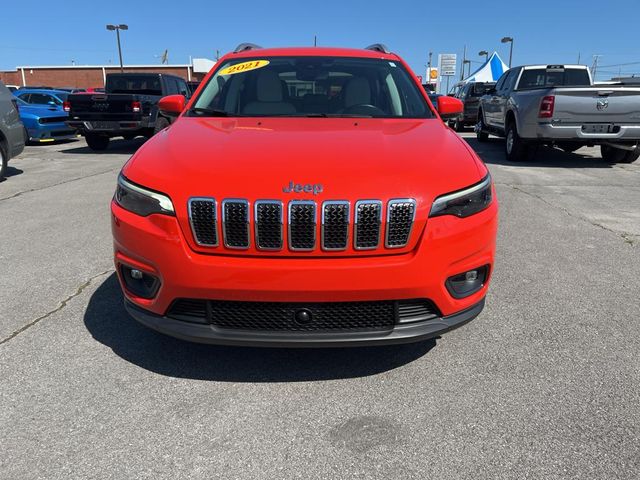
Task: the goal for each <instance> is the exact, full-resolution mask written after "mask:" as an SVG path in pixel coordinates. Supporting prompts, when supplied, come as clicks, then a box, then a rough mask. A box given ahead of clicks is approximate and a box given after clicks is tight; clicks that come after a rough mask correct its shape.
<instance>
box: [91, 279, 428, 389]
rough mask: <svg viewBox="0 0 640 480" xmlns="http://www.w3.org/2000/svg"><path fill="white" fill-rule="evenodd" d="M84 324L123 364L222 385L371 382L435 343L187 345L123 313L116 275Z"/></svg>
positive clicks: (98, 292) (103, 288)
mask: <svg viewBox="0 0 640 480" xmlns="http://www.w3.org/2000/svg"><path fill="white" fill-rule="evenodd" d="M84 323H85V326H86V328H87V330H88V331H89V332H90V333H91V335H92V336H93V338H95V339H96V340H97V341H99V342H100V343H102V344H103V345H106V346H107V347H109V348H110V349H111V350H113V352H114V353H116V354H117V355H118V356H120V357H121V358H123V359H124V360H126V361H128V362H131V363H133V364H134V365H137V366H139V367H142V368H144V369H147V370H149V371H152V372H155V373H158V374H161V375H167V376H170V377H178V378H190V379H197V380H212V381H222V382H301V381H318V380H334V379H346V378H355V377H366V376H369V375H375V374H378V373H382V372H386V371H388V370H393V369H395V368H398V367H401V366H403V365H406V364H407V363H410V362H412V361H414V360H416V359H418V358H420V357H422V356H423V355H426V354H427V353H428V352H429V351H430V350H431V349H432V348H433V347H435V346H436V340H435V339H433V340H428V341H424V342H418V343H413V344H406V345H392V346H381V347H358V348H331V349H304V348H252V347H223V346H216V345H203V344H197V343H190V342H185V341H182V340H178V339H174V338H172V337H168V336H166V335H162V334H160V333H157V332H155V331H153V330H150V329H148V328H146V327H144V326H142V325H140V324H139V323H137V322H136V321H135V320H133V319H132V318H131V317H129V315H128V314H127V312H126V311H125V309H124V305H123V297H122V293H121V291H120V286H119V285H118V281H117V278H116V275H115V274H112V275H111V276H109V277H108V278H107V279H106V280H105V281H104V282H103V283H102V285H100V286H99V287H98V289H97V290H96V291H95V292H94V294H93V295H92V296H91V299H90V300H89V304H88V305H87V309H86V311H85V314H84Z"/></svg>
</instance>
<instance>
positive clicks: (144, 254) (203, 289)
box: [111, 192, 498, 345]
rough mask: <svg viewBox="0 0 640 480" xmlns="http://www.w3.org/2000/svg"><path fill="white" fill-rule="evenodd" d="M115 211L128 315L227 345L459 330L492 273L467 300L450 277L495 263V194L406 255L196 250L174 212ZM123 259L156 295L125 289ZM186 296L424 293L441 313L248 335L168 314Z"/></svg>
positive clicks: (401, 337) (429, 228)
mask: <svg viewBox="0 0 640 480" xmlns="http://www.w3.org/2000/svg"><path fill="white" fill-rule="evenodd" d="M494 198H495V192H494ZM111 212H112V215H111V217H112V231H113V236H114V255H115V264H116V271H117V272H118V276H119V280H120V284H121V286H123V291H124V294H125V297H126V299H127V302H128V310H129V311H130V312H131V313H132V315H133V316H134V317H135V318H137V319H138V320H139V321H140V322H142V323H143V324H145V325H149V326H151V327H152V328H155V329H157V330H159V331H162V332H164V333H168V334H170V335H174V336H178V337H180V338H185V339H190V340H196V341H204V342H212V343H229V344H240V343H242V344H258V343H267V344H275V345H278V344H284V343H286V344H301V343H305V342H306V341H305V340H304V339H305V338H308V343H309V344H313V345H319V344H321V343H324V342H328V343H339V344H349V342H351V343H352V344H367V343H361V342H366V341H370V342H371V343H383V342H385V341H388V342H391V343H393V342H403V341H405V342H406V341H411V340H419V339H421V338H429V337H430V336H435V335H438V334H440V333H442V332H443V331H446V330H448V329H450V328H454V327H455V326H458V325H459V324H462V323H464V322H465V321H468V320H470V319H472V318H474V317H475V316H476V315H477V314H478V313H479V312H480V310H481V309H482V306H479V307H478V305H479V304H481V303H482V304H483V302H484V298H485V296H486V293H487V288H488V285H489V279H487V280H486V281H485V282H484V285H483V287H482V288H481V289H480V290H479V291H477V292H475V293H473V294H471V295H469V296H468V297H465V298H454V297H453V296H452V295H451V294H450V293H449V291H448V290H447V287H446V285H445V284H446V280H447V278H449V277H451V276H454V275H458V274H460V273H463V272H466V271H469V270H472V269H476V268H478V267H481V266H483V265H489V271H490V272H491V271H492V270H493V260H494V253H495V239H496V232H497V223H498V218H497V212H498V205H497V201H495V200H494V202H493V203H492V205H491V206H490V207H489V208H488V209H486V210H484V211H482V212H480V213H478V214H476V215H472V216H471V217H468V218H465V219H459V218H457V217H453V216H443V217H436V218H431V219H429V220H428V221H427V225H426V228H425V230H424V231H423V232H422V234H421V237H420V239H419V241H418V244H417V246H416V248H415V249H414V250H413V251H410V252H408V253H403V254H397V255H383V256H380V255H375V254H372V255H371V256H359V257H336V256H328V257H326V258H318V257H315V258H310V257H306V258H305V257H304V256H295V255H289V256H285V255H281V256H277V255H274V256H260V257H256V256H251V255H241V254H240V255H238V254H236V253H234V252H224V254H216V255H210V254H201V253H196V252H195V251H193V250H192V249H191V248H190V247H189V245H188V243H187V241H186V239H185V232H183V230H182V229H181V227H180V225H179V223H178V221H177V220H176V218H175V217H170V216H165V215H151V216H149V217H140V216H138V215H135V214H133V213H131V212H129V211H127V210H124V209H123V208H121V207H120V206H119V205H117V204H116V203H115V202H112V204H111ZM121 265H124V266H127V267H130V268H135V269H139V270H141V271H143V272H145V273H148V274H150V275H153V276H155V277H157V278H158V279H159V282H160V288H159V290H158V292H157V294H156V295H155V296H154V298H152V299H145V298H140V297H137V296H135V295H133V294H132V293H131V292H129V291H128V290H127V289H126V288H124V284H123V281H122V280H123V279H122V278H121V275H122V272H121V269H120V266H121ZM181 298H182V299H206V300H230V301H233V300H235V301H257V302H350V301H378V300H404V299H427V300H429V301H431V302H432V303H433V304H434V305H435V306H436V307H437V309H438V311H439V312H440V313H441V318H440V319H438V320H429V321H425V322H424V323H420V324H418V323H416V324H411V325H403V326H399V325H398V326H396V329H394V330H393V332H392V333H391V334H390V333H389V332H388V331H387V332H384V334H383V335H381V334H380V333H378V334H377V335H378V336H376V334H373V336H372V334H370V333H351V334H341V335H338V336H337V337H335V338H333V337H331V336H327V334H316V333H313V334H312V336H309V337H307V335H309V334H308V333H305V334H304V338H297V337H296V336H290V335H284V336H283V334H279V333H277V332H269V333H264V334H258V335H256V334H251V336H250V337H246V335H245V334H241V333H239V332H236V333H233V334H231V333H224V332H223V333H221V332H220V331H219V330H213V329H212V327H211V326H209V325H190V324H183V323H182V322H180V321H176V320H170V319H167V318H165V317H166V314H167V311H168V310H169V308H170V306H171V304H172V303H173V301H174V300H176V299H181ZM461 312H462V313H461ZM464 312H466V313H464ZM469 312H471V313H469ZM463 313H464V314H463ZM331 335H335V334H331ZM198 339H200V340H198ZM279 342H280V343H279Z"/></svg>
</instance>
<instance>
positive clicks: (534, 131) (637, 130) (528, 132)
mask: <svg viewBox="0 0 640 480" xmlns="http://www.w3.org/2000/svg"><path fill="white" fill-rule="evenodd" d="M489 134H492V135H497V136H499V137H504V138H505V139H506V141H505V151H506V155H507V158H508V159H509V160H512V161H521V160H525V159H527V158H529V157H530V156H531V155H532V154H533V153H534V152H535V150H536V149H537V146H538V145H544V144H546V145H555V146H558V147H560V148H561V149H563V150H565V151H567V152H573V151H575V150H577V149H578V148H580V147H582V146H585V145H589V146H592V145H600V151H601V153H602V158H603V159H605V160H607V161H609V162H615V163H631V162H634V161H635V160H636V159H637V158H638V157H639V156H640V147H639V146H638V144H639V142H640V88H637V87H626V86H614V85H596V86H594V85H593V83H592V81H591V74H590V73H589V70H588V69H587V67H585V66H584V65H529V66H523V67H514V68H511V69H509V70H507V71H506V72H505V73H504V74H503V75H502V76H501V77H500V79H499V80H498V82H497V84H496V86H495V88H494V89H491V90H489V91H488V92H487V94H486V95H484V96H483V97H482V98H481V99H480V106H479V109H478V123H477V124H476V135H477V138H478V141H480V142H483V141H486V140H487V138H488V136H489Z"/></svg>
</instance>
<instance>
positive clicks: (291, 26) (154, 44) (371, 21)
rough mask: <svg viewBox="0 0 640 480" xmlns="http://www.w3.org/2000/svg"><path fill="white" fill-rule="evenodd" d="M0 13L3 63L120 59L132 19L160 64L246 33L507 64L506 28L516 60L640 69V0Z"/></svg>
mask: <svg viewBox="0 0 640 480" xmlns="http://www.w3.org/2000/svg"><path fill="white" fill-rule="evenodd" d="M500 4H502V5H503V6H500V7H497V6H496V5H500ZM0 11H1V13H2V15H1V16H2V18H3V21H2V22H1V25H2V27H1V28H0V69H3V70H4V69H13V68H14V67H16V66H17V65H60V64H63V65H70V64H71V62H72V60H73V61H75V63H76V64H103V63H109V62H112V63H117V62H118V53H117V47H116V39H115V34H114V32H109V31H107V30H106V29H105V24H107V23H126V24H128V25H129V28H130V30H129V31H127V32H123V34H122V41H123V56H124V61H125V63H144V64H153V63H159V62H160V60H159V55H160V54H161V53H162V52H163V51H164V50H165V49H168V50H169V61H170V63H188V62H189V56H192V57H208V58H214V57H215V54H216V50H220V52H221V54H222V53H224V52H227V51H229V50H231V49H233V48H234V47H235V45H237V44H238V43H241V42H247V41H250V42H254V43H258V44H260V45H263V46H292V45H295V46H298V45H311V44H312V43H313V36H314V34H317V35H318V44H319V45H320V46H348V47H364V46H366V45H369V44H371V43H374V42H381V43H385V44H387V45H388V46H389V47H390V48H391V49H392V50H393V51H394V52H396V53H399V54H400V55H401V56H402V57H404V58H405V60H407V62H408V63H409V65H410V66H411V67H412V68H413V69H414V70H415V71H416V73H418V74H420V73H424V69H425V64H426V61H427V53H428V52H429V51H432V52H434V58H436V56H437V54H438V53H457V54H458V55H459V56H461V55H462V50H463V48H464V45H466V46H467V52H468V56H469V58H470V59H471V60H472V61H474V62H479V61H480V60H481V58H480V57H479V56H478V51H480V50H490V51H491V50H497V51H498V53H499V54H500V55H501V56H502V57H503V59H504V60H505V62H506V61H508V46H506V45H502V44H501V43H500V38H501V37H503V36H505V35H508V36H512V37H514V39H515V41H514V58H513V63H514V64H525V63H575V62H577V60H578V54H580V56H581V63H586V64H588V65H590V64H591V63H592V61H593V58H592V56H593V55H594V54H599V55H602V57H601V58H600V65H602V67H600V72H601V75H598V78H599V79H604V78H609V77H610V76H612V75H613V76H616V75H617V74H618V72H621V73H623V74H625V73H639V74H640V41H639V34H638V28H637V21H638V18H640V16H639V14H640V0H617V1H616V0H608V1H596V0H581V1H574V0H556V1H554V2H548V1H537V2H532V1H531V0H528V1H521V0H504V1H502V2H500V1H498V2H493V1H490V2H487V1H484V2H483V1H477V0H475V1H467V0H458V1H457V2H454V1H450V2H442V1H439V2H435V1H419V2H418V1H405V0H395V1H391V2H390V1H384V2H382V1H377V0H370V1H362V0H341V1H335V0H323V1H320V2H318V1H315V2H310V1H305V0H298V1H290V0H284V1H277V0H272V1H259V2H258V1H253V0H245V1H215V0H211V1H198V0H189V1H185V2H177V1H165V0H156V1H146V0H128V1H121V0H106V1H102V2H96V3H91V2H87V1H86V0H84V1H74V0H72V1H67V0H65V1H64V2H53V3H52V2H51V1H46V2H45V1H40V0H30V1H29V2H27V3H26V4H21V3H20V2H16V1H11V2H9V1H6V2H3V5H2V7H0ZM635 62H637V63H635ZM629 63H631V65H620V64H629ZM634 63H635V64H634ZM476 66H479V63H474V64H472V68H475V67H476Z"/></svg>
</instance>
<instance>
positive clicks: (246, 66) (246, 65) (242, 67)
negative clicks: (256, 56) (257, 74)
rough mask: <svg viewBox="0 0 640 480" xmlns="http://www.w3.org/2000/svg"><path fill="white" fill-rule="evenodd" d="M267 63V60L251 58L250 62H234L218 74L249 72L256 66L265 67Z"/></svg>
mask: <svg viewBox="0 0 640 480" xmlns="http://www.w3.org/2000/svg"><path fill="white" fill-rule="evenodd" d="M267 65H269V60H252V61H250V62H242V63H236V64H235V65H231V66H230V67H227V68H223V69H222V70H220V72H219V75H234V74H236V73H244V72H249V71H251V70H255V69H257V68H262V67H266V66H267Z"/></svg>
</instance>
